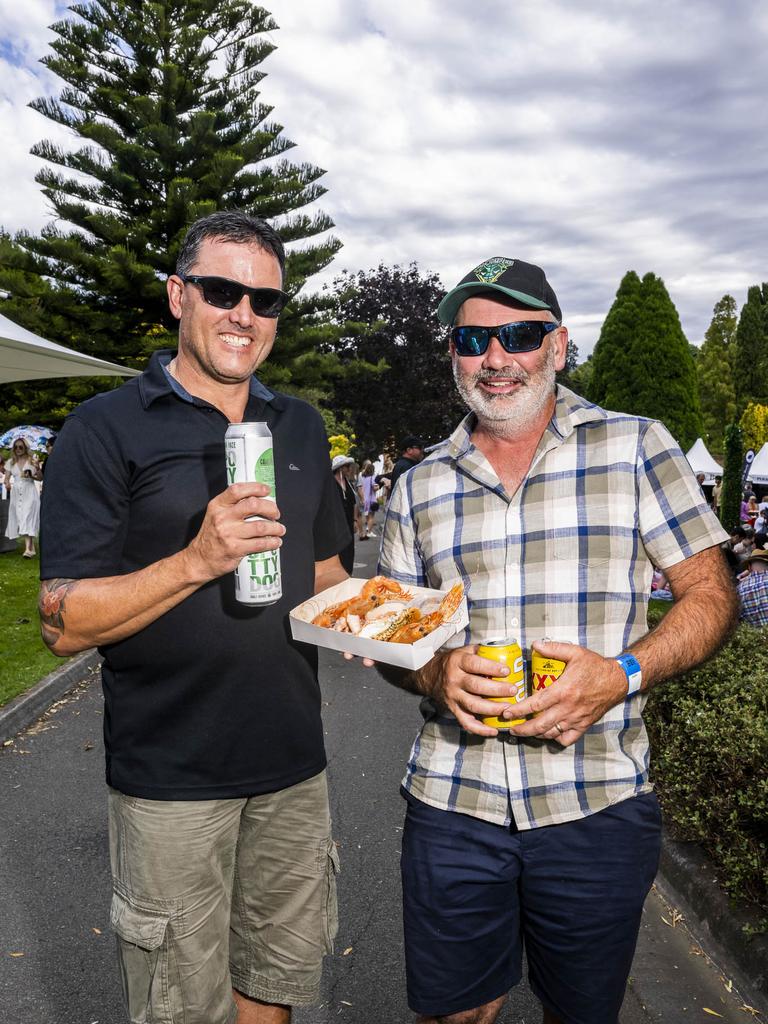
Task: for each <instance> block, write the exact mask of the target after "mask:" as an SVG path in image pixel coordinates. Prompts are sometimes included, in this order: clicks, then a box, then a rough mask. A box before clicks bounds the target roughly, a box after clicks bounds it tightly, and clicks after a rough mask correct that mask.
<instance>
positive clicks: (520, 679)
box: [477, 640, 526, 729]
mask: <svg viewBox="0 0 768 1024" xmlns="http://www.w3.org/2000/svg"><path fill="white" fill-rule="evenodd" d="M477 653H478V655H479V657H481V658H489V659H490V660H491V661H499V662H501V663H502V664H504V665H507V666H508V667H509V675H506V676H492V677H491V678H492V679H494V680H498V682H500V683H509V685H510V686H514V687H515V692H514V693H513V694H512V696H511V697H486V700H493V701H497V702H498V703H499V704H517V703H519V702H520V701H521V700H525V697H526V688H525V671H524V667H523V651H522V648H521V647H520V644H519V643H518V642H517V640H488V641H487V642H486V643H484V644H480V646H479V647H478V648H477ZM482 721H483V724H484V725H490V726H492V727H493V728H494V729H509V727H510V726H511V725H522V724H523V722H524V721H525V719H524V718H513V719H507V718H500V717H499V716H498V715H489V716H486V717H485V718H483V719H482Z"/></svg>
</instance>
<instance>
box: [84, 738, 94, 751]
mask: <svg viewBox="0 0 768 1024" xmlns="http://www.w3.org/2000/svg"><path fill="white" fill-rule="evenodd" d="M94 746H95V744H94V743H91V741H90V740H89V741H88V742H87V743H84V744H83V750H93V748H94Z"/></svg>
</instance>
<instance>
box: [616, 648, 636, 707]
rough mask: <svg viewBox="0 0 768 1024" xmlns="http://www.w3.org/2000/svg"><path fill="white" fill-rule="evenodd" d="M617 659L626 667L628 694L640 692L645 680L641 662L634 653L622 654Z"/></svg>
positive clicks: (630, 695)
mask: <svg viewBox="0 0 768 1024" xmlns="http://www.w3.org/2000/svg"><path fill="white" fill-rule="evenodd" d="M615 660H616V661H618V663H619V664H620V665H621V667H622V668H623V669H624V675H625V676H626V677H627V696H628V697H632V696H633V695H634V694H636V693H639V692H640V686H641V684H642V682H643V673H642V670H641V668H640V662H639V661H638V660H637V658H636V657H635V656H634V654H620V655H619V656H618V658H616V659H615Z"/></svg>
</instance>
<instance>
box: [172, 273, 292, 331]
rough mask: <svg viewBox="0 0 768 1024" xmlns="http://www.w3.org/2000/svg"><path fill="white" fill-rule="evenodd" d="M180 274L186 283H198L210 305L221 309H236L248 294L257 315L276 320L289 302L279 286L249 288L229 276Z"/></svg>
mask: <svg viewBox="0 0 768 1024" xmlns="http://www.w3.org/2000/svg"><path fill="white" fill-rule="evenodd" d="M179 276H180V277H181V280H182V281H183V282H184V283H185V284H196V285H197V286H198V288H200V289H201V290H202V293H203V299H204V300H205V301H206V302H207V303H208V305H209V306H217V307H218V308H219V309H234V308H235V306H238V305H239V304H240V301H241V299H242V297H243V296H244V295H247V296H248V299H249V301H250V303H251V309H252V310H253V312H254V314H255V315H256V316H264V317H268V318H269V319H270V320H274V319H275V317H278V316H280V314H281V313H282V311H283V309H284V308H285V305H286V303H287V302H288V296H287V295H286V294H285V292H281V291H280V289H279V288H249V287H248V285H247V284H240V282H239V281H230V280H229V278H228V277H204V276H202V275H200V274H180V275H179Z"/></svg>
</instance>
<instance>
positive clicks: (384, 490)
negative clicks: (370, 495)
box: [376, 454, 395, 505]
mask: <svg viewBox="0 0 768 1024" xmlns="http://www.w3.org/2000/svg"><path fill="white" fill-rule="evenodd" d="M394 468H395V464H394V462H393V461H392V456H391V455H387V454H385V455H384V460H383V464H382V467H381V472H380V473H379V475H378V476H377V477H376V484H377V485H378V487H379V491H378V494H377V500H378V502H379V504H380V505H386V504H387V502H388V501H389V495H390V492H391V490H392V470H393V469H394Z"/></svg>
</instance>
